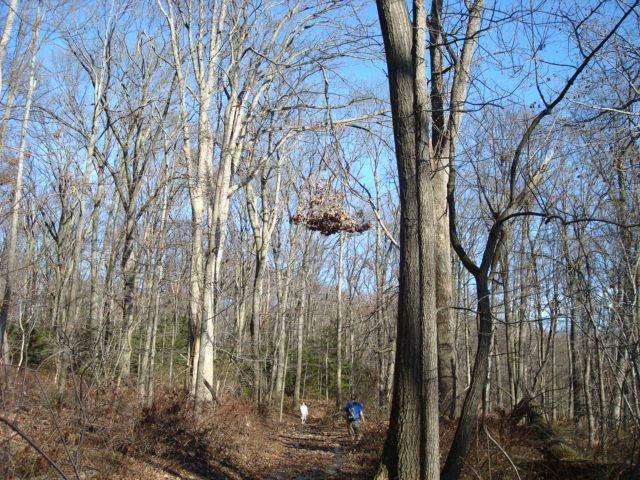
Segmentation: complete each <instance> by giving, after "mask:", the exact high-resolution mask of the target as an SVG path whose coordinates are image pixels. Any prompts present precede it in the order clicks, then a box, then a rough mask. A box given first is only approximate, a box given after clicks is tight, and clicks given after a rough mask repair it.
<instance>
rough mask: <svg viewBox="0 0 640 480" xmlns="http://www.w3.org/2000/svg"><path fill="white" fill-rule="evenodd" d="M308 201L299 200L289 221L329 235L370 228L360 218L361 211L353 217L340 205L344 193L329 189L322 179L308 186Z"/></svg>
mask: <svg viewBox="0 0 640 480" xmlns="http://www.w3.org/2000/svg"><path fill="white" fill-rule="evenodd" d="M309 190H310V195H309V200H308V201H301V202H300V207H299V208H298V213H296V214H295V215H293V216H292V217H291V222H292V223H294V224H296V225H304V226H305V227H306V228H308V229H309V230H313V231H315V232H320V233H321V234H323V235H331V234H334V233H338V232H351V233H362V232H366V231H367V230H369V228H371V225H370V224H369V223H368V222H365V221H364V220H363V219H362V216H363V213H362V211H360V212H358V213H356V215H355V218H354V216H353V215H351V214H350V213H349V212H347V211H346V210H345V209H344V207H343V206H342V204H343V202H344V199H345V195H344V194H343V193H339V192H333V191H331V188H330V186H329V185H328V184H327V183H326V182H323V181H317V182H313V183H312V184H311V185H310V187H309Z"/></svg>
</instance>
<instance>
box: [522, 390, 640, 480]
mask: <svg viewBox="0 0 640 480" xmlns="http://www.w3.org/2000/svg"><path fill="white" fill-rule="evenodd" d="M525 416H526V417H527V422H528V425H529V427H531V429H532V430H533V431H534V432H535V433H536V435H537V436H538V438H539V439H540V440H542V442H543V443H542V452H543V453H544V454H545V456H546V457H547V458H548V459H549V460H550V461H551V463H552V464H553V467H554V468H553V470H554V471H555V474H556V475H558V476H559V478H567V479H569V478H571V479H574V480H603V479H619V480H623V479H629V480H630V479H632V478H634V477H633V473H632V472H631V469H630V468H629V466H628V465H622V464H611V463H602V462H596V461H593V460H590V459H588V458H587V457H586V456H585V455H583V454H582V453H580V452H579V451H578V450H576V449H575V448H573V447H572V446H571V445H569V444H568V443H567V442H566V441H565V440H564V439H563V438H562V437H560V436H559V435H558V434H557V433H556V432H554V430H553V428H552V427H551V425H550V424H549V421H548V420H547V417H546V415H545V413H544V410H543V409H542V408H541V407H539V406H538V405H535V404H533V403H532V398H525V399H523V400H521V401H520V402H519V403H518V404H517V405H516V406H515V408H514V409H513V412H512V413H511V419H512V421H513V422H514V423H516V422H518V421H520V419H522V418H523V417H525Z"/></svg>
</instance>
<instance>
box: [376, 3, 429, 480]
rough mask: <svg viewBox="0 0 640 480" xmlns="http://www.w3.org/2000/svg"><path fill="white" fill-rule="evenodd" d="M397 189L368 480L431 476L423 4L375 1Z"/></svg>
mask: <svg viewBox="0 0 640 480" xmlns="http://www.w3.org/2000/svg"><path fill="white" fill-rule="evenodd" d="M377 5H378V14H379V17H380V23H381V26H382V34H383V38H384V43H385V51H386V56H387V66H388V71H389V90H390V97H391V108H392V112H393V131H394V140H395V148H396V160H397V166H398V178H399V183H400V205H401V210H400V211H401V214H400V290H399V296H398V318H397V325H398V330H397V346H396V368H395V374H394V393H393V400H392V405H391V419H390V425H389V432H388V434H387V440H386V443H385V447H384V452H383V456H382V459H381V462H380V465H379V468H378V472H377V474H376V477H375V478H376V479H378V480H382V479H401V480H405V479H406V480H415V479H437V478H438V471H439V436H438V400H437V359H436V358H435V354H436V348H437V347H436V341H437V337H436V335H434V332H436V304H435V276H436V271H435V257H434V255H435V252H434V245H435V223H434V219H433V211H434V205H433V185H432V177H431V162H430V159H429V141H428V125H427V122H428V115H427V108H426V104H427V102H426V77H425V75H424V73H423V72H424V69H425V51H424V48H423V47H422V46H423V45H425V41H426V39H425V32H426V11H425V8H424V2H414V15H415V17H414V18H415V20H414V23H412V22H411V21H410V19H409V11H408V9H407V5H406V3H405V2H404V0H401V1H399V0H395V1H394V0H378V2H377Z"/></svg>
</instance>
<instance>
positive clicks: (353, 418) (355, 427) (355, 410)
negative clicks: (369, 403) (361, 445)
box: [344, 395, 364, 443]
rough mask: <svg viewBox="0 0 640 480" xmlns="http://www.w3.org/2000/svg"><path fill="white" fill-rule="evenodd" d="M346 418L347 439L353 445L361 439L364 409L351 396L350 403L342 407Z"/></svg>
mask: <svg viewBox="0 0 640 480" xmlns="http://www.w3.org/2000/svg"><path fill="white" fill-rule="evenodd" d="M344 411H345V413H346V416H347V429H348V430H349V437H350V438H351V440H353V442H354V443H358V442H359V441H360V439H361V438H362V424H363V423H364V407H363V406H362V405H360V403H358V401H357V398H356V396H355V395H351V401H350V402H349V403H347V404H346V405H345V407H344Z"/></svg>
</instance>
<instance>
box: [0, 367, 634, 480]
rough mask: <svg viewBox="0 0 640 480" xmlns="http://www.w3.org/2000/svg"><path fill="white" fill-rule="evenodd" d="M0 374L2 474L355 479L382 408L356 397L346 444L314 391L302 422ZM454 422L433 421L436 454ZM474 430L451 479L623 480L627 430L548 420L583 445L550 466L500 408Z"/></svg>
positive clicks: (536, 442) (366, 470) (243, 407)
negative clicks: (600, 436) (574, 455)
mask: <svg viewBox="0 0 640 480" xmlns="http://www.w3.org/2000/svg"><path fill="white" fill-rule="evenodd" d="M0 380H3V382H2V381H0V387H1V388H0V478H2V479H7V480H9V479H11V480H13V479H38V480H44V479H54V478H63V479H74V480H80V479H82V480H89V479H93V480H107V479H109V480H112V479H116V480H118V479H121V480H161V479H168V480H171V479H181V480H226V479H228V480H321V479H327V480H365V479H370V478H372V476H373V473H374V471H375V468H376V465H377V462H378V459H379V458H380V454H381V451H382V445H383V442H384V438H385V435H386V430H387V423H386V420H385V415H384V414H382V413H378V412H376V410H375V408H374V407H373V406H372V405H368V404H367V402H366V401H365V402H364V404H365V409H366V412H367V422H366V424H365V428H364V435H363V439H362V441H361V442H360V443H359V444H358V445H353V444H352V442H351V441H350V439H349V436H348V434H347V429H346V425H345V421H344V418H343V417H342V414H341V412H340V410H339V409H338V408H336V406H335V404H333V403H331V402H327V401H324V400H322V401H321V400H313V399H307V402H306V403H307V404H308V405H309V408H310V418H309V420H308V422H307V423H306V424H304V425H302V424H301V423H300V419H299V416H298V414H297V406H294V405H289V407H288V408H285V409H284V410H283V412H282V416H281V414H280V410H279V409H278V408H277V407H271V408H268V407H263V408H261V409H257V408H256V406H255V403H254V402H251V401H249V400H247V399H243V398H239V397H235V396H227V397H222V398H220V399H219V401H218V402H217V403H216V404H215V405H213V406H211V407H209V408H207V409H205V410H202V411H200V412H197V413H196V412H195V410H194V407H193V403H192V401H191V399H190V397H189V395H188V394H187V393H186V392H185V391H184V389H183V388H180V387H168V386H161V385H158V386H156V390H155V391H156V395H155V401H154V402H153V405H152V406H151V407H149V408H143V407H141V405H140V402H139V399H138V397H137V394H136V391H135V389H133V388H119V387H115V386H114V387H108V388H104V387H101V388H97V387H95V386H93V387H92V386H90V385H84V386H83V385H82V382H81V381H78V382H76V383H72V384H70V387H69V389H68V390H67V391H66V393H65V394H64V395H62V396H61V395H60V394H59V392H57V391H56V388H55V386H54V385H53V383H52V382H51V381H50V379H49V378H48V377H47V376H46V375H45V376H43V375H24V374H23V373H19V374H18V373H17V372H16V374H15V375H9V376H7V377H5V378H3V379H0ZM76 380H78V379H76ZM79 380H81V379H79ZM74 385H75V386H74ZM455 426H456V424H455V422H450V421H446V420H443V421H442V422H441V424H440V431H441V458H442V459H443V460H444V458H446V452H447V450H448V448H449V444H450V443H451V439H452V438H453V434H454V431H455ZM477 427H478V429H477V434H476V438H475V439H474V441H473V444H472V446H471V450H470V451H469V453H468V455H467V457H466V459H465V462H464V469H463V474H462V479H491V480H501V479H502V480H512V479H513V480H516V479H519V480H564V479H572V480H578V479H581V480H604V479H611V480H621V479H629V480H630V479H632V478H633V474H631V469H630V468H629V467H628V466H629V465H630V463H633V459H634V458H637V457H636V455H637V453H635V454H634V452H637V445H638V442H640V435H638V433H637V432H635V433H634V432H628V433H627V434H626V436H624V435H623V436H618V438H617V439H612V440H611V441H609V442H608V443H607V448H603V447H599V446H597V445H596V446H594V447H593V448H591V449H589V448H588V447H587V442H586V438H585V435H584V431H583V430H582V429H576V428H575V425H573V423H556V424H554V426H553V428H554V430H555V431H556V432H557V433H558V434H559V435H560V436H561V437H562V438H563V441H566V442H567V445H569V446H571V447H573V448H575V449H576V450H577V451H580V452H582V453H583V454H584V460H580V461H573V462H567V463H564V464H562V465H560V464H559V463H558V462H554V461H553V460H552V459H550V458H549V456H548V455H547V454H546V453H545V449H546V446H548V445H545V442H544V441H542V440H541V439H540V437H539V436H538V435H536V433H535V431H534V429H532V428H531V427H528V426H526V425H524V424H522V422H520V423H514V421H513V420H512V419H511V418H510V416H509V415H504V414H502V415H494V416H491V417H486V418H484V419H481V421H479V422H478V424H477ZM547 444H548V442H547ZM636 480H638V479H636Z"/></svg>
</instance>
